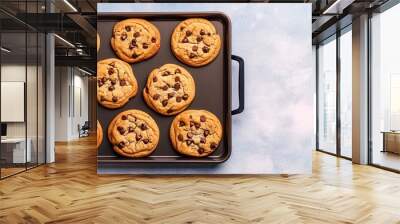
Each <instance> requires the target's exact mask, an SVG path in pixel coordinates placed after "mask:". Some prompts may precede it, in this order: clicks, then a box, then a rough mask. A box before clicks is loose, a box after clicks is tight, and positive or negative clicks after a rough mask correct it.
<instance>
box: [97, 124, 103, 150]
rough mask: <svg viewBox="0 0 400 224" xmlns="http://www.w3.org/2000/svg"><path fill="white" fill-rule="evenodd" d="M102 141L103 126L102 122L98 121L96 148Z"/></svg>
mask: <svg viewBox="0 0 400 224" xmlns="http://www.w3.org/2000/svg"><path fill="white" fill-rule="evenodd" d="M102 142H103V128H102V127H101V125H100V122H99V121H97V145H96V148H99V147H100V145H101V143H102Z"/></svg>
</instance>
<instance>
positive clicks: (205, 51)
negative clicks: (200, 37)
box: [202, 46, 210, 53]
mask: <svg viewBox="0 0 400 224" xmlns="http://www.w3.org/2000/svg"><path fill="white" fill-rule="evenodd" d="M202 50H203V52H204V53H207V52H208V51H209V50H210V49H209V48H208V47H207V46H204V47H203V49H202Z"/></svg>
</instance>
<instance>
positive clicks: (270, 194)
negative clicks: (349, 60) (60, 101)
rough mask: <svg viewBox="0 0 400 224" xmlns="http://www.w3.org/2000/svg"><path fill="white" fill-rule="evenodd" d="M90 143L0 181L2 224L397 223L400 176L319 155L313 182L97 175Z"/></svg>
mask: <svg viewBox="0 0 400 224" xmlns="http://www.w3.org/2000/svg"><path fill="white" fill-rule="evenodd" d="M88 143H90V144H92V145H93V146H94V143H95V142H94V139H88V138H86V139H85V140H83V141H80V142H73V143H71V144H58V145H57V154H56V158H57V162H56V163H55V164H52V165H47V166H41V167H39V168H35V169H33V170H29V171H28V172H26V173H22V174H19V175H16V176H13V177H10V178H8V179H5V180H2V181H0V223H7V224H8V223H44V222H47V223H118V224H121V223H173V224H178V223H213V224H214V223H215V224H217V223H218V224H220V223H221V224H222V223H373V224H376V223H378V224H380V223H385V224H386V223H400V175H398V174H395V173H391V172H387V171H384V170H380V169H377V168H374V167H368V166H357V165H352V164H351V163H350V162H349V161H347V160H343V159H337V158H335V157H332V156H329V155H326V154H323V153H317V152H315V153H314V165H313V174H312V175H293V176H285V175H281V176H280V175H275V176H274V175H272V176H271V175H270V176H267V175H266V176H248V175H246V176H123V175H120V176H98V175H97V174H96V163H95V155H96V150H95V149H94V147H88V146H87V145H88Z"/></svg>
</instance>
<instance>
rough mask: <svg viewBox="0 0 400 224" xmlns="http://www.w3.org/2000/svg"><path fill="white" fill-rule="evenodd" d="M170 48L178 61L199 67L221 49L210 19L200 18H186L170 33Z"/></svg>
mask: <svg viewBox="0 0 400 224" xmlns="http://www.w3.org/2000/svg"><path fill="white" fill-rule="evenodd" d="M171 48H172V52H173V53H174V54H175V56H176V57H177V58H178V59H179V60H180V61H182V62H183V63H185V64H187V65H191V66H194V67H199V66H203V65H206V64H208V63H210V62H211V61H212V60H214V58H215V57H217V55H218V53H219V51H220V49H221V38H220V36H219V35H218V34H217V30H216V29H215V27H214V25H213V24H212V23H211V22H210V21H208V20H206V19H201V18H193V19H187V20H185V21H183V22H181V23H180V24H179V25H178V26H177V27H176V28H175V30H174V32H173V33H172V37H171Z"/></svg>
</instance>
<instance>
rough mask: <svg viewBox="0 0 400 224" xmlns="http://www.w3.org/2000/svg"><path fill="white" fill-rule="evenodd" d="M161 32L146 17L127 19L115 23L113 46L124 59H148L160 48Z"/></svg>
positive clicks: (136, 60)
mask: <svg viewBox="0 0 400 224" xmlns="http://www.w3.org/2000/svg"><path fill="white" fill-rule="evenodd" d="M160 39H161V37H160V32H159V31H158V29H157V27H156V26H154V25H153V24H152V23H150V22H148V21H146V20H144V19H126V20H123V21H120V22H118V23H116V24H115V25H114V28H113V34H112V38H111V46H112V48H113V49H114V52H115V53H116V54H117V55H118V57H120V58H121V59H122V60H124V61H126V62H129V63H134V62H139V61H143V60H146V59H148V58H150V57H152V56H153V55H155V54H156V53H157V52H158V50H159V49H160Z"/></svg>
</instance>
